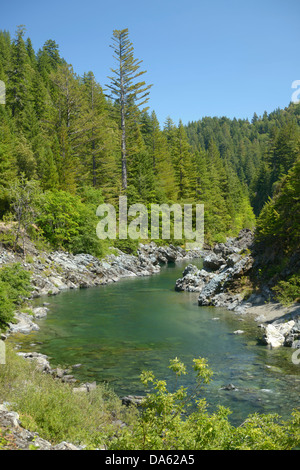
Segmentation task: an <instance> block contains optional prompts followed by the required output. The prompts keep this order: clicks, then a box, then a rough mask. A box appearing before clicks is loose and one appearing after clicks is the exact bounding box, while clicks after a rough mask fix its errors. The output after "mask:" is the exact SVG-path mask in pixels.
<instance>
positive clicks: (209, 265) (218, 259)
mask: <svg viewBox="0 0 300 470" xmlns="http://www.w3.org/2000/svg"><path fill="white" fill-rule="evenodd" d="M225 264H226V262H225V259H224V258H222V256H218V255H216V253H214V252H212V253H210V254H209V255H207V256H205V257H204V259H203V268H204V269H206V270H209V271H210V270H211V271H217V270H218V269H220V268H221V266H223V265H225Z"/></svg>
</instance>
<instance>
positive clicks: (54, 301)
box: [13, 263, 300, 423]
mask: <svg viewBox="0 0 300 470" xmlns="http://www.w3.org/2000/svg"><path fill="white" fill-rule="evenodd" d="M186 264H187V263H185V264H180V265H176V266H175V265H169V266H168V267H164V268H162V270H161V273H160V274H157V275H153V276H150V277H144V278H134V279H132V278H130V279H123V280H121V281H119V282H118V283H115V284H109V285H107V286H102V287H98V288H89V289H84V290H74V291H66V292H62V293H61V294H60V295H59V296H56V297H51V298H47V302H49V303H50V305H49V309H50V310H49V313H48V316H47V317H46V318H44V319H41V320H39V326H40V331H38V332H34V333H32V334H30V335H27V336H23V337H15V338H14V339H13V341H14V342H16V341H17V342H19V343H21V344H22V350H23V351H32V350H33V349H34V350H35V351H38V352H41V353H44V354H47V355H48V356H49V357H50V358H51V359H50V360H51V365H53V367H55V366H58V365H61V366H67V365H72V364H78V363H80V364H81V367H80V368H78V369H76V371H75V370H74V374H76V378H78V379H79V380H80V381H82V382H84V381H94V380H96V381H97V382H103V381H105V382H108V383H109V384H110V385H111V386H112V388H113V389H114V390H115V391H116V393H118V394H119V395H120V396H124V395H126V394H144V393H145V390H144V388H143V385H142V384H141V382H140V374H141V372H142V371H143V370H152V371H153V372H154V373H155V375H156V376H157V377H159V378H161V379H166V380H167V381H168V382H169V383H170V389H172V387H174V377H173V375H172V373H171V371H170V370H169V369H168V365H169V360H170V359H173V358H174V357H179V358H180V359H181V360H182V361H183V362H185V364H186V365H187V366H188V371H189V374H188V375H187V376H184V378H183V385H184V386H187V387H189V386H192V384H193V377H194V376H193V370H192V360H193V358H197V357H205V358H206V359H207V360H208V363H209V366H210V367H211V369H212V370H213V371H214V380H213V381H212V383H211V384H210V385H209V386H208V387H207V388H206V389H204V391H203V394H202V395H203V396H204V397H205V398H206V399H207V402H208V403H209V410H213V409H215V407H216V406H217V405H218V404H222V405H223V406H226V407H228V408H230V409H231V411H232V418H231V419H232V422H234V423H239V422H241V421H242V420H243V419H245V417H246V416H247V415H248V414H249V413H254V412H259V413H270V412H272V413H278V414H280V415H281V416H283V417H288V416H289V415H290V412H291V411H292V410H293V409H294V408H298V409H299V407H300V393H299V392H300V366H296V365H294V364H292V361H291V354H292V352H291V350H290V349H289V348H280V350H269V349H267V348H266V347H265V346H262V345H260V344H259V343H258V341H257V340H256V338H257V337H258V335H259V334H261V332H260V331H259V328H258V327H257V325H253V323H251V322H249V321H248V320H247V319H245V318H241V317H238V316H237V315H235V314H234V313H231V312H228V311H227V310H224V309H217V308H213V307H208V308H207V307H198V305H197V294H195V293H187V292H175V290H174V286H175V280H176V279H177V278H179V277H181V274H182V271H183V269H184V266H186ZM195 264H196V263H195ZM44 301H45V299H42V298H41V299H39V300H38V304H41V303H43V302H44ZM238 329H239V330H243V331H244V334H242V335H236V334H233V332H234V331H236V330H238ZM32 344H33V346H32ZM228 384H233V385H234V386H235V389H233V390H224V389H222V387H224V386H226V385H228Z"/></svg>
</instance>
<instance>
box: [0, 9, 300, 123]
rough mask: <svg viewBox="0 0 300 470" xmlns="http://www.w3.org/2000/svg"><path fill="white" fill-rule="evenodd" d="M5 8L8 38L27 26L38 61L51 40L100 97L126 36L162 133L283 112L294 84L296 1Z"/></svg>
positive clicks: (0, 22) (1, 13) (298, 38)
mask: <svg viewBox="0 0 300 470" xmlns="http://www.w3.org/2000/svg"><path fill="white" fill-rule="evenodd" d="M1 3H2V5H1V7H0V29H2V30H7V31H9V32H10V33H11V35H12V37H14V36H15V31H16V29H17V26H18V25H21V24H22V25H25V26H26V35H27V36H29V37H30V38H31V40H32V43H33V47H34V49H35V50H36V51H37V50H38V49H39V48H41V47H42V46H43V44H44V43H45V41H46V40H48V39H53V40H55V41H56V43H57V44H58V45H59V50H60V54H61V56H62V57H63V58H64V59H65V60H66V61H67V62H68V63H70V64H72V65H73V68H74V71H75V73H77V74H78V75H83V73H84V72H88V71H90V70H91V71H93V72H94V74H95V77H96V80H97V81H98V82H99V83H100V84H101V85H102V87H103V88H105V84H107V83H108V82H109V80H108V79H107V77H108V76H109V75H110V68H111V67H114V66H115V61H114V59H113V50H112V49H111V48H110V47H109V45H110V44H112V40H111V38H112V34H113V30H116V29H118V30H121V29H125V28H128V30H129V39H130V41H131V42H132V43H133V46H134V55H135V58H137V59H140V60H142V61H143V62H142V64H141V70H147V73H146V74H145V75H143V79H144V80H145V81H146V84H153V86H152V88H151V92H150V99H149V102H148V105H149V107H150V112H151V111H152V110H154V111H155V113H156V115H157V117H158V120H159V122H160V124H161V126H163V124H164V122H165V120H166V119H167V118H168V117H170V118H171V119H172V120H173V121H174V123H175V124H178V122H179V120H182V122H183V123H184V124H187V123H188V122H189V121H197V120H199V119H201V118H203V117H204V116H211V117H213V116H218V117H221V116H227V117H229V118H231V119H232V118H237V119H239V118H240V119H247V118H248V119H249V120H251V118H252V116H253V114H254V112H256V113H257V115H258V116H260V115H262V114H263V113H264V112H265V111H267V112H268V113H270V112H272V111H274V110H275V109H277V108H284V107H286V106H288V104H289V103H290V101H291V100H292V93H293V92H294V91H295V90H293V89H292V83H293V82H294V81H296V80H300V60H299V52H300V47H299V46H300V27H299V18H300V2H299V0H251V2H250V1H249V0H247V1H246V0H185V1H179V0H151V1H150V0H148V1H146V2H145V1H142V0H126V1H125V0H112V1H111V2H109V1H107V0H105V1H103V0H85V1H79V0H72V1H71V0H52V1H51V2H49V1H44V0H27V1H24V0H13V1H7V2H4V1H2V2H1Z"/></svg>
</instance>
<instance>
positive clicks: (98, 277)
mask: <svg viewBox="0 0 300 470" xmlns="http://www.w3.org/2000/svg"><path fill="white" fill-rule="evenodd" d="M26 248H27V250H26V251H27V256H26V259H24V258H23V257H22V256H21V255H20V254H18V253H15V252H13V251H10V250H7V249H5V248H3V247H2V248H0V268H1V267H4V266H6V265H8V264H13V263H20V264H21V265H22V267H23V268H24V269H26V270H27V271H29V272H30V274H31V285H32V293H31V297H30V298H29V299H28V304H29V307H30V301H31V300H32V299H35V298H37V297H41V296H45V297H46V296H53V295H57V294H59V293H60V292H62V291H64V290H67V289H83V288H88V287H96V286H103V285H107V284H108V283H112V282H118V280H120V279H123V278H127V277H138V276H150V275H153V274H157V273H159V272H160V269H161V265H163V264H166V263H168V262H174V263H175V262H177V261H183V260H192V259H194V258H200V257H202V256H203V251H201V250H194V251H185V250H184V249H183V248H181V247H175V246H172V245H170V246H167V247H165V246H157V245H156V244H155V243H153V242H151V243H150V244H149V245H142V244H140V245H139V248H138V250H137V256H135V255H131V254H126V253H123V252H122V251H120V250H118V249H116V248H113V249H111V254H109V255H107V256H106V257H105V258H103V259H98V258H96V257H94V256H91V255H89V254H78V255H73V254H72V253H67V252H63V251H54V252H50V253H48V252H45V251H43V252H39V251H38V250H37V249H36V247H35V246H34V244H33V243H32V242H31V241H30V240H27V247H26ZM27 310H28V308H27V309H23V311H22V309H20V310H19V311H17V312H16V313H15V320H16V322H15V323H10V324H9V330H8V332H7V333H8V334H9V335H10V334H14V333H24V334H27V333H29V332H30V331H33V330H37V329H38V326H37V325H36V324H35V323H34V320H35V319H37V318H41V317H42V316H45V315H46V314H47V307H46V306H44V308H40V309H30V313H28V312H27Z"/></svg>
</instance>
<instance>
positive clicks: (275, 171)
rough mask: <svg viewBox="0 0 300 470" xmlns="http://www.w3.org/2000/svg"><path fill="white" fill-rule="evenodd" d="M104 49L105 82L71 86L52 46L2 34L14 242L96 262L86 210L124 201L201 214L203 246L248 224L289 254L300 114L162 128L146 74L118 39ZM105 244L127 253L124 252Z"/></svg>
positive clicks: (7, 196)
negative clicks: (107, 53)
mask: <svg viewBox="0 0 300 470" xmlns="http://www.w3.org/2000/svg"><path fill="white" fill-rule="evenodd" d="M108 47H109V44H108ZM111 47H112V49H113V53H114V54H113V55H112V61H111V64H107V65H106V66H107V70H108V73H110V74H111V76H108V77H107V82H108V83H107V84H99V83H97V81H96V79H95V76H94V74H93V72H92V71H87V72H86V73H84V75H83V76H79V75H77V74H76V72H75V71H74V69H73V67H72V65H71V64H69V63H68V62H67V61H66V60H65V59H64V58H62V57H61V55H60V52H59V46H58V44H57V43H56V42H55V40H52V39H51V40H47V41H46V42H45V44H44V46H43V47H42V48H41V49H39V50H38V51H35V50H34V49H33V46H32V42H31V40H30V37H27V36H26V29H25V27H23V26H19V27H18V29H17V31H16V32H15V34H14V36H13V37H12V36H11V34H10V32H8V31H1V32H0V80H1V81H2V82H4V84H5V87H6V102H5V105H0V115H1V120H0V217H1V219H2V220H3V221H4V222H6V223H9V222H15V223H16V224H15V225H16V226H17V234H16V235H15V236H16V237H18V236H19V235H20V229H21V227H23V228H25V229H26V230H30V229H31V228H32V226H34V227H35V230H34V231H33V233H32V235H33V236H34V237H38V238H39V240H43V241H44V242H46V243H48V244H49V246H51V247H54V248H62V249H67V250H69V251H71V252H73V253H79V252H88V253H91V254H94V255H96V256H102V255H103V254H104V253H105V250H106V245H105V241H100V240H99V239H98V238H97V237H96V232H95V226H96V223H97V217H96V208H97V206H98V205H99V204H100V203H102V202H109V203H113V204H115V205H117V200H118V197H119V196H120V195H126V196H127V198H128V203H129V204H133V203H136V202H142V203H144V204H151V203H168V204H172V203H175V202H176V203H179V204H184V203H203V204H204V208H205V209H204V210H205V213H204V214H205V240H206V242H207V243H209V244H212V243H214V242H222V241H224V240H225V239H226V237H227V236H234V235H236V234H237V233H238V232H239V231H240V230H241V229H242V228H254V227H255V225H257V227H258V237H259V234H260V233H261V234H266V233H267V232H268V236H269V237H272V236H273V237H274V238H275V239H276V240H277V229H278V227H279V225H280V227H281V228H280V230H281V231H282V232H283V233H285V235H286V236H285V242H284V243H285V244H286V250H285V248H284V246H282V245H281V249H282V248H283V250H282V251H287V252H289V250H291V249H292V250H294V249H295V248H296V250H297V249H298V245H299V243H298V241H297V240H298V238H297V227H299V179H297V177H295V176H294V177H293V174H294V173H295V172H297V171H298V170H297V168H298V167H297V165H298V166H299V154H300V126H299V123H300V104H295V103H290V104H289V105H288V106H287V107H286V108H285V109H277V110H274V111H273V112H271V113H270V114H268V113H267V112H265V113H264V114H263V116H258V115H257V114H256V113H254V115H253V118H252V120H251V122H250V121H249V120H248V119H229V118H226V117H203V118H202V119H200V120H199V121H196V122H189V123H188V124H186V125H184V124H183V123H182V121H179V122H178V123H174V122H173V120H172V118H171V117H168V118H167V119H166V121H165V122H164V123H163V124H161V123H159V122H158V119H157V117H156V114H155V111H152V112H150V111H149V109H150V108H149V107H148V106H147V105H148V100H149V96H150V92H151V86H152V85H151V84H146V82H145V81H142V80H143V76H144V74H145V73H146V71H144V70H142V68H141V62H142V61H141V60H138V59H136V58H135V57H134V48H133V45H132V43H131V42H130V39H129V32H128V29H124V30H121V31H118V30H115V31H114V32H113V37H112V45H111ZM110 66H111V68H109V67H110ZM109 70H110V72H109ZM200 113H201V110H200V109H199V114H200ZM287 175H289V176H287ZM286 178H289V179H288V184H289V186H292V189H293V190H294V191H293V190H291V189H290V190H289V191H285V193H284V194H285V196H284V197H285V202H284V204H281V206H280V207H281V212H280V211H277V209H275V207H274V203H273V202H270V201H273V199H272V198H275V199H276V198H278V193H280V192H282V186H285V185H286V184H287V183H284V181H285V179H286ZM270 204H271V205H272V204H273V205H272V208H273V209H272V215H268V212H270V211H271V205H270ZM287 207H293V208H294V209H293V211H292V214H291V213H289V214H286V208H287ZM295 209H297V210H295ZM270 218H271V219H272V221H273V222H274V223H272V224H270ZM275 219H276V221H277V222H276V221H275ZM279 219H280V220H279ZM257 221H258V222H257ZM272 230H273V232H272ZM270 232H272V233H270ZM288 233H289V234H290V236H287V234H288ZM6 236H7V235H6ZM291 239H292V240H293V243H292V244H291V241H290V240H291ZM122 242H123V244H122ZM180 242H181V243H184V240H183V241H180ZM272 243H273V242H272ZM115 244H116V246H120V247H122V248H123V249H125V250H132V249H133V248H134V247H132V246H131V245H134V243H132V244H131V243H130V241H126V243H124V241H122V240H116V242H115ZM118 244H119V245H118Z"/></svg>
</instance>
